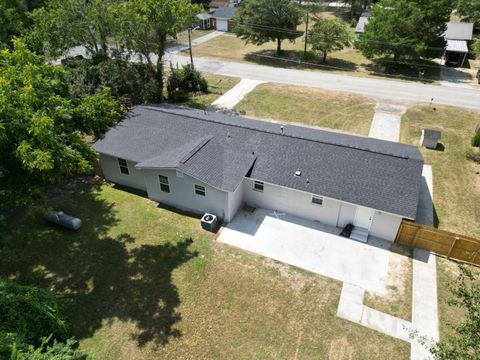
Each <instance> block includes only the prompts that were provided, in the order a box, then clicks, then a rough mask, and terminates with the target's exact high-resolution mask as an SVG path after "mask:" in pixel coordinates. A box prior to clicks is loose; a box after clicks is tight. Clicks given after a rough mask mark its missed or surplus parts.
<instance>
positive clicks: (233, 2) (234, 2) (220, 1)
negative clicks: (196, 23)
mask: <svg viewBox="0 0 480 360" xmlns="http://www.w3.org/2000/svg"><path fill="white" fill-rule="evenodd" d="M241 2H242V0H212V1H210V4H209V5H208V7H209V8H210V10H215V9H218V8H219V7H224V6H230V7H234V6H238V5H239V4H240V3H241Z"/></svg>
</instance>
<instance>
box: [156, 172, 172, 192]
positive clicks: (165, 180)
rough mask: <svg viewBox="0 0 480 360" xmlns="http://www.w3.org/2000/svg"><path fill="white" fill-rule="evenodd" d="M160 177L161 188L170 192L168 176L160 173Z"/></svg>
mask: <svg viewBox="0 0 480 360" xmlns="http://www.w3.org/2000/svg"><path fill="white" fill-rule="evenodd" d="M158 179H159V180H160V190H162V191H163V192H166V193H169V192H170V185H169V184H168V177H166V176H163V175H158Z"/></svg>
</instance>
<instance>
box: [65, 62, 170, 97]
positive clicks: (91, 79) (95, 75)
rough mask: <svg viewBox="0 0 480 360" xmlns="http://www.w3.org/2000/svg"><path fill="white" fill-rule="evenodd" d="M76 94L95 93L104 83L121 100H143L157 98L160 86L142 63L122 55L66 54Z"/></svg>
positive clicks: (67, 66) (159, 93) (71, 81)
mask: <svg viewBox="0 0 480 360" xmlns="http://www.w3.org/2000/svg"><path fill="white" fill-rule="evenodd" d="M63 64H64V66H65V67H66V68H67V70H68V72H69V78H70V83H71V84H72V87H73V90H74V93H75V94H76V95H77V96H81V95H85V94H95V93H97V92H99V91H101V90H102V89H103V88H104V87H108V88H110V90H111V94H112V95H113V96H114V97H116V98H117V99H120V100H121V101H123V102H127V103H131V104H134V105H135V104H145V103H151V102H156V101H157V99H158V98H159V96H160V95H161V93H162V89H161V87H160V85H159V84H158V82H157V80H156V78H155V77H154V76H149V73H148V67H147V66H146V65H145V64H136V63H131V62H129V61H128V59H123V58H114V59H110V58H105V57H101V56H100V57H96V58H93V59H84V58H69V59H66V60H64V61H63Z"/></svg>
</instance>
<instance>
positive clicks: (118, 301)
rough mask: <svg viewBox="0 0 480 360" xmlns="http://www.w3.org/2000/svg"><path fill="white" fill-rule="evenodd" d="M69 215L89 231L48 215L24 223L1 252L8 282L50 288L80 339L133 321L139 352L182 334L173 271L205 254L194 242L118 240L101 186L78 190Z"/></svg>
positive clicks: (0, 271) (66, 204)
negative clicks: (178, 326) (54, 221)
mask: <svg viewBox="0 0 480 360" xmlns="http://www.w3.org/2000/svg"><path fill="white" fill-rule="evenodd" d="M78 193H81V196H78V195H74V196H73V197H72V198H71V199H69V200H68V201H63V204H62V209H64V210H65V212H70V213H72V214H75V215H76V216H79V217H81V218H82V220H83V224H84V226H83V228H82V229H80V230H79V231H78V232H70V231H67V230H64V229H62V228H59V227H54V226H50V225H48V224H46V223H45V222H44V221H43V219H42V218H41V217H35V218H34V219H33V220H29V219H28V218H23V219H17V221H18V223H19V224H22V223H24V225H23V226H22V225H19V228H18V229H17V232H16V236H15V237H14V238H15V241H12V242H10V243H9V244H7V246H5V247H4V248H2V249H0V256H1V258H2V262H1V264H0V276H3V277H6V278H9V279H12V280H15V281H17V282H19V283H22V284H27V285H35V286H39V287H42V288H46V289H50V290H51V291H52V292H53V293H54V294H55V295H56V296H57V298H58V299H59V301H60V303H61V305H62V307H63V310H64V313H65V315H66V317H67V319H68V321H69V322H70V324H71V330H72V331H71V332H72V335H73V336H75V337H76V338H78V339H85V338H88V337H91V336H92V335H93V334H94V333H95V332H96V331H97V330H98V329H100V328H101V327H102V326H103V325H104V322H105V321H106V322H112V321H114V320H120V321H125V322H132V323H134V324H135V325H136V327H137V329H136V332H135V333H132V334H131V336H132V338H133V339H134V340H136V341H137V343H138V344H139V346H143V345H145V344H146V343H148V342H154V343H155V344H159V345H160V344H165V343H167V342H168V341H169V338H171V337H179V336H181V333H180V332H179V331H178V330H176V329H174V325H175V323H176V322H178V321H179V320H180V318H181V315H180V313H179V312H178V311H177V307H178V305H179V304H180V298H179V295H178V289H177V287H176V286H175V284H174V283H173V281H172V272H173V270H175V269H176V268H178V267H179V266H181V265H182V264H184V263H185V262H188V261H189V260H190V259H192V258H194V257H196V256H197V255H198V254H197V252H195V251H191V250H190V249H189V246H190V244H191V243H192V239H190V238H185V239H172V240H171V241H169V242H166V243H162V244H159V245H146V244H143V245H137V244H135V241H136V239H135V238H134V237H133V236H132V235H131V234H130V233H129V232H121V233H118V234H114V232H115V231H112V228H113V227H114V226H115V225H117V224H118V223H119V219H118V218H117V212H116V210H115V206H114V205H112V204H111V203H108V202H106V201H105V200H103V199H102V198H101V197H100V196H98V194H97V193H96V191H95V187H92V188H90V189H88V190H82V191H78Z"/></svg>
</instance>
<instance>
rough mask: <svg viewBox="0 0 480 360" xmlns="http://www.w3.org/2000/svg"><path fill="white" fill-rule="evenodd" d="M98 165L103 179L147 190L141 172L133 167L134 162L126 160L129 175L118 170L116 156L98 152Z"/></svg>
mask: <svg viewBox="0 0 480 360" xmlns="http://www.w3.org/2000/svg"><path fill="white" fill-rule="evenodd" d="M100 165H101V167H102V172H103V176H105V179H107V180H108V181H112V182H114V183H117V184H120V185H125V186H129V187H132V188H135V189H139V190H144V191H145V190H147V188H146V186H145V178H144V177H143V173H142V172H141V171H140V170H137V169H135V165H136V163H134V162H131V161H127V165H128V171H129V175H125V174H122V173H121V172H120V166H119V165H118V158H116V157H113V156H108V155H103V154H100Z"/></svg>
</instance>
